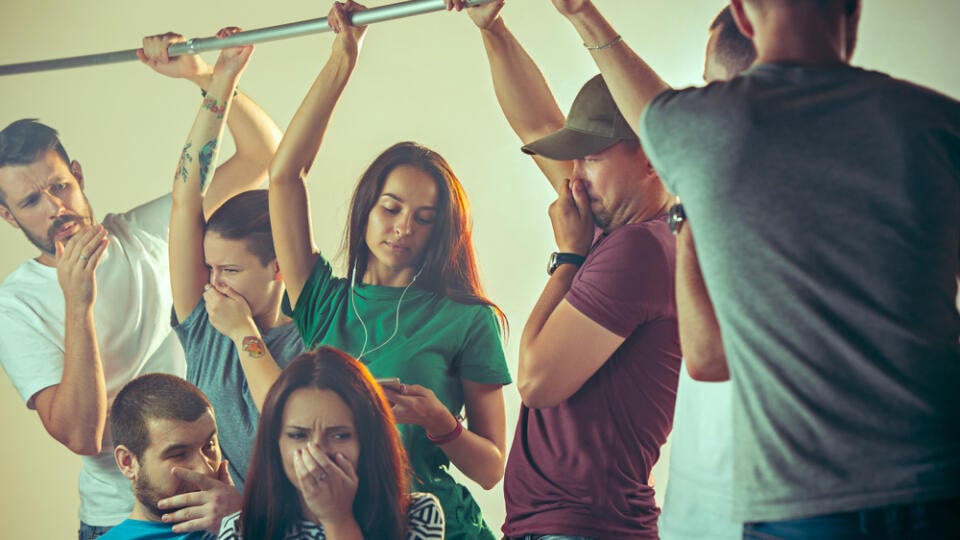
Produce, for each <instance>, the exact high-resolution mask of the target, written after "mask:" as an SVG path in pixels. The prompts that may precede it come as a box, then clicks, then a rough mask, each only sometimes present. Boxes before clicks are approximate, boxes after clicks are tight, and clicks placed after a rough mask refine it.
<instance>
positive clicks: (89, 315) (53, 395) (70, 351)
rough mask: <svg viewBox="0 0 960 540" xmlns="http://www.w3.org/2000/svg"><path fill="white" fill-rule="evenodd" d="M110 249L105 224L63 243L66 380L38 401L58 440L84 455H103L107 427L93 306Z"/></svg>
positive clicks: (39, 395) (41, 394)
mask: <svg viewBox="0 0 960 540" xmlns="http://www.w3.org/2000/svg"><path fill="white" fill-rule="evenodd" d="M106 245H107V231H106V229H104V228H103V225H95V226H94V227H91V228H89V229H86V230H82V231H81V232H79V233H77V234H76V235H74V236H73V238H71V239H69V240H68V241H67V242H66V244H61V243H60V242H57V244H56V246H57V254H56V263H57V280H58V282H59V283H60V288H61V289H62V290H63V299H64V306H65V308H66V315H65V319H64V323H65V325H64V332H65V334H64V344H63V347H64V350H63V375H62V376H61V378H60V383H59V384H56V385H53V386H49V387H47V388H44V389H43V390H41V391H39V392H37V394H36V395H35V396H34V401H33V403H34V406H36V408H37V414H38V415H39V416H40V421H41V422H42V423H43V427H44V429H46V430H47V433H49V434H50V435H51V436H52V437H53V438H54V439H56V440H57V441H59V442H60V443H62V444H63V445H64V446H66V447H67V448H69V449H70V451H71V452H73V453H75V454H80V455H86V456H93V455H96V454H98V453H99V452H100V447H101V445H102V444H103V431H104V429H106V423H107V389H106V381H105V379H104V375H103V363H102V362H101V360H100V348H99V346H98V345H97V332H96V326H95V325H94V320H93V305H94V303H95V302H96V297H97V281H96V270H97V266H98V265H99V264H100V258H101V257H102V256H103V253H104V250H105V249H106Z"/></svg>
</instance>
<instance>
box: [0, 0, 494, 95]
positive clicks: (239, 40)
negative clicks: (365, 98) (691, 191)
mask: <svg viewBox="0 0 960 540" xmlns="http://www.w3.org/2000/svg"><path fill="white" fill-rule="evenodd" d="M492 1H493V0H468V1H467V6H479V5H482V4H487V3H489V2H492ZM445 6H446V4H445V2H444V0H408V1H406V2H400V3H397V4H390V5H386V6H380V7H375V8H370V9H368V10H364V11H358V12H356V13H353V14H351V16H350V21H351V22H352V23H353V24H356V25H360V26H363V25H367V24H371V23H378V22H382V21H391V20H393V19H401V18H403V17H412V16H414V15H421V14H423V13H430V12H433V11H441V10H443V9H444V8H445ZM329 31H330V25H329V24H327V18H326V17H321V18H319V19H309V20H305V21H299V22H292V23H287V24H279V25H276V26H268V27H265V28H257V29H254V30H247V31H244V32H238V33H236V34H234V35H232V36H229V37H226V38H223V39H220V38H217V37H216V36H212V37H204V38H193V39H190V40H187V41H185V42H182V43H174V44H173V45H171V46H170V47H169V48H168V49H167V52H168V54H170V56H179V55H182V54H196V53H200V52H204V51H213V50H219V49H223V48H226V47H236V46H240V45H252V44H255V43H263V42H266V41H276V40H280V39H289V38H294V37H300V36H306V35H309V34H319V33H322V32H329ZM138 50H139V49H127V50H123V51H113V52H107V53H100V54H88V55H84V56H71V57H67V58H54V59H51V60H40V61H36V62H23V63H20V64H6V65H0V76H3V75H18V74H21V73H34V72H37V71H51V70H56V69H68V68H76V67H84V66H95V65H101V64H115V63H119V62H130V61H134V60H137V51H138Z"/></svg>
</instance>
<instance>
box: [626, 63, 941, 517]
mask: <svg viewBox="0 0 960 540" xmlns="http://www.w3.org/2000/svg"><path fill="white" fill-rule="evenodd" d="M641 137H642V141H643V145H644V148H645V150H646V151H647V154H648V156H649V158H650V159H651V160H652V162H653V165H654V167H655V168H656V169H657V171H658V172H659V173H660V176H661V178H662V180H663V181H664V183H665V184H666V185H667V187H668V188H669V189H670V190H671V191H672V192H673V193H675V194H677V195H678V196H679V197H680V198H681V200H682V201H683V203H684V207H685V208H686V211H687V216H688V217H689V225H690V227H691V228H692V231H693V233H694V236H695V237H696V239H697V250H698V255H699V259H700V264H701V268H702V271H703V275H704V279H705V281H706V285H707V288H708V290H709V292H710V295H711V299H712V300H713V305H714V308H715V310H716V314H717V318H718V320H719V323H720V326H721V329H722V332H723V341H724V347H725V351H726V354H727V360H728V362H729V365H730V372H731V378H732V381H733V388H734V396H733V419H734V426H733V429H734V445H735V463H734V467H735V469H734V470H735V476H734V478H735V494H734V501H735V502H734V513H735V515H736V517H738V518H740V519H742V520H744V521H770V520H781V519H793V518H799V517H804V516H812V515H821V514H828V513H837V512H846V511H851V510H857V509H863V508H869V507H877V506H885V505H892V504H900V503H906V502H912V501H922V500H932V499H938V498H945V497H952V496H957V495H960V346H958V336H960V317H958V315H957V310H956V308H955V306H954V299H955V297H956V293H957V285H956V281H955V278H956V274H957V267H958V265H957V256H958V246H960V104H958V103H957V102H956V101H955V100H953V99H950V98H948V97H945V96H943V95H940V94H937V93H935V92H933V91H931V90H927V89H924V88H921V87H918V86H916V85H913V84H910V83H906V82H903V81H899V80H896V79H893V78H891V77H889V76H887V75H884V74H882V73H877V72H871V71H865V70H862V69H858V68H853V67H850V66H830V67H816V68H811V67H801V66H784V65H770V64H767V65H759V66H756V67H754V68H751V69H750V70H748V71H747V72H746V73H745V74H744V75H742V76H740V77H738V78H736V79H734V80H732V81H730V82H728V83H715V84H711V85H709V86H706V87H704V88H699V89H688V90H682V91H668V92H664V93H663V94H661V95H660V96H658V97H657V98H656V99H655V100H654V101H653V103H651V105H650V106H649V107H648V108H647V109H646V111H645V112H644V115H643V117H642V118H641Z"/></svg>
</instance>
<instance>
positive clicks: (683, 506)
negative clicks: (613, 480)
mask: <svg viewBox="0 0 960 540" xmlns="http://www.w3.org/2000/svg"><path fill="white" fill-rule="evenodd" d="M731 392H732V388H731V386H730V382H729V381H727V382H700V381H695V380H693V379H691V378H690V375H688V374H687V369H686V366H683V367H681V369H680V383H679V385H678V387H677V406H676V410H675V411H674V414H673V434H672V435H671V450H670V473H669V477H668V481H667V493H666V495H665V496H664V500H663V512H662V513H661V514H660V521H659V524H658V528H659V529H660V538H661V540H728V539H729V540H739V539H740V538H742V537H743V525H742V524H741V523H740V522H737V521H733V518H732V508H733V506H732V505H733V410H732V409H731V401H730V400H731V398H732V393H731Z"/></svg>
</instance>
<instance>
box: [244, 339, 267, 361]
mask: <svg viewBox="0 0 960 540" xmlns="http://www.w3.org/2000/svg"><path fill="white" fill-rule="evenodd" d="M243 350H244V351H245V352H246V353H247V354H249V355H250V356H251V357H253V358H260V357H261V356H263V354H264V353H265V352H266V351H267V346H266V345H264V344H263V340H262V339H260V338H258V337H256V336H246V337H245V338H243Z"/></svg>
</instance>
